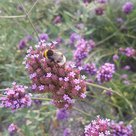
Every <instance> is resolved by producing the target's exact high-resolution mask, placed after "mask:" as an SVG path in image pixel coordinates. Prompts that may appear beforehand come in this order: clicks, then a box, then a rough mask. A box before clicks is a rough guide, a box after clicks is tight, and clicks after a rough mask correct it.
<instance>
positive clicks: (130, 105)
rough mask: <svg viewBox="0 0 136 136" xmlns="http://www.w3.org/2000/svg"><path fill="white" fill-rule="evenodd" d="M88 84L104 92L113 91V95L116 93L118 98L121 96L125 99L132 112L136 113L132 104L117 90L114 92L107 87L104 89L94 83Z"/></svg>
mask: <svg viewBox="0 0 136 136" xmlns="http://www.w3.org/2000/svg"><path fill="white" fill-rule="evenodd" d="M86 84H87V85H90V86H93V87H96V88H101V89H104V90H110V91H112V92H113V93H115V94H117V95H118V96H120V97H121V98H123V99H124V100H125V101H126V103H127V104H128V106H129V107H130V109H131V110H132V112H133V113H135V111H134V109H133V106H132V104H131V103H130V102H129V101H128V100H127V99H126V98H125V97H124V96H123V95H122V94H120V93H119V92H117V91H115V90H112V89H111V88H107V87H104V86H101V85H97V84H94V83H88V82H86Z"/></svg>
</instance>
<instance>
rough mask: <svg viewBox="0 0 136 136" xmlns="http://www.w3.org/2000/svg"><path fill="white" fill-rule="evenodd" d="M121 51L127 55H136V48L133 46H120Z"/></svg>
mask: <svg viewBox="0 0 136 136" xmlns="http://www.w3.org/2000/svg"><path fill="white" fill-rule="evenodd" d="M119 51H120V53H121V54H123V55H125V56H127V57H135V56H136V50H135V49H134V48H132V47H127V48H120V49H119Z"/></svg>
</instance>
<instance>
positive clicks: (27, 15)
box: [18, 0, 40, 40]
mask: <svg viewBox="0 0 136 136" xmlns="http://www.w3.org/2000/svg"><path fill="white" fill-rule="evenodd" d="M18 1H19V3H20V5H21V6H22V8H23V10H24V13H25V15H26V17H27V18H28V20H29V23H30V24H31V26H32V28H33V30H34V32H35V34H36V36H37V38H38V40H40V38H39V35H38V32H37V30H36V28H35V26H34V24H33V23H32V21H31V18H30V16H29V14H28V12H27V11H26V9H25V7H24V5H23V4H22V2H21V1H20V0H18Z"/></svg>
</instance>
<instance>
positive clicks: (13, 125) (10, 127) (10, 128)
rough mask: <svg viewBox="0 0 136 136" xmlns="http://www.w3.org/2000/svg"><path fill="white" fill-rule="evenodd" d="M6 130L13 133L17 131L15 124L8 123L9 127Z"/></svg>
mask: <svg viewBox="0 0 136 136" xmlns="http://www.w3.org/2000/svg"><path fill="white" fill-rule="evenodd" d="M8 132H9V133H10V134H14V133H16V132H17V125H15V124H13V123H12V124H10V125H9V127H8Z"/></svg>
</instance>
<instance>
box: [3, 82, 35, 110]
mask: <svg viewBox="0 0 136 136" xmlns="http://www.w3.org/2000/svg"><path fill="white" fill-rule="evenodd" d="M26 89H27V87H26V86H23V85H17V84H16V83H13V86H12V88H7V89H6V90H5V96H3V97H1V99H0V100H1V101H2V104H1V105H2V107H6V108H10V109H12V110H13V111H14V110H16V109H19V108H24V107H28V106H31V102H32V101H31V96H30V95H29V94H26V92H25V90H26Z"/></svg>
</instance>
